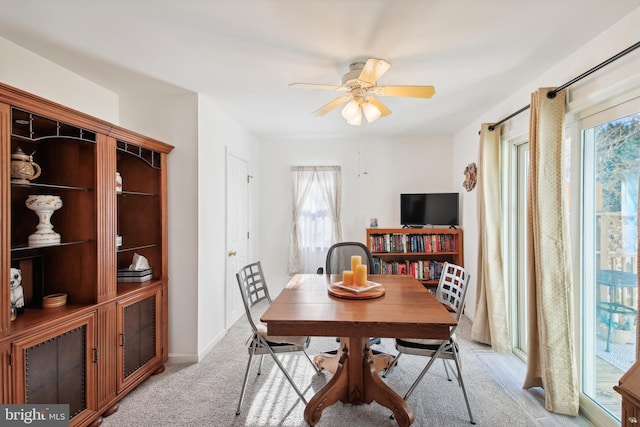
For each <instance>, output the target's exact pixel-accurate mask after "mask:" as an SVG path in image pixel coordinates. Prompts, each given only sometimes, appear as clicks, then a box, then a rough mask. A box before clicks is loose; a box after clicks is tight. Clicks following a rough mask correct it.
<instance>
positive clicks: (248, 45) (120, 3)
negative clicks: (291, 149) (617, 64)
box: [0, 0, 640, 137]
mask: <svg viewBox="0 0 640 427" xmlns="http://www.w3.org/2000/svg"><path fill="white" fill-rule="evenodd" d="M637 7H640V0H615V1H611V0H535V1H524V0H523V1H517V0H483V1H479V0H224V1H223V0H180V1H176V0H144V1H143V0H110V1H89V0H57V1H51V0H28V1H27V0H22V1H20V0H0V10H1V12H0V37H4V38H6V39H8V40H10V41H12V42H14V43H16V44H18V45H21V46H23V47H25V48H26V49H29V50H31V51H33V52H35V53H37V54H38V55H40V56H43V57H46V58H49V59H50V60H52V61H54V62H56V63H58V64H60V65H62V66H64V67H66V68H68V69H70V70H72V71H74V72H76V73H78V74H80V75H83V76H85V77H87V78H88V79H90V80H93V81H95V82H97V83H98V84H100V85H102V86H105V87H107V88H110V89H111V90H114V91H116V92H118V91H121V90H132V88H133V89H135V90H140V89H141V88H142V87H143V86H144V85H145V84H144V82H143V81H141V79H140V76H148V77H153V78H154V79H158V80H160V81H163V82H166V83H170V84H172V85H175V86H177V87H180V88H184V89H187V90H190V91H194V92H199V93H203V94H207V95H210V96H211V97H212V98H213V99H214V102H215V103H216V104H217V105H218V107H219V108H220V109H221V110H223V111H224V112H226V113H227V114H228V115H229V116H230V117H231V118H233V119H234V120H235V121H236V122H238V123H239V124H240V125H242V126H243V127H244V128H246V129H248V130H249V131H250V132H252V133H253V134H255V135H256V136H258V137H278V136H279V137H282V136H297V137H328V136H346V137H354V136H357V135H361V134H362V133H363V132H367V133H369V134H372V133H375V134H377V135H429V134H431V135H450V134H453V133H454V132H455V131H456V130H458V129H459V128H460V127H462V126H465V125H467V124H469V123H470V122H472V121H473V120H474V119H476V118H477V117H478V116H479V115H480V114H482V112H483V111H486V110H487V109H488V108H490V107H493V106H494V105H496V104H497V103H498V102H499V101H501V100H502V99H504V98H506V97H507V96H508V95H510V94H512V93H513V92H515V91H517V90H519V89H521V88H523V86H524V85H526V84H527V83H528V82H530V81H532V80H533V79H534V78H535V77H536V76H537V75H539V74H540V73H542V72H544V71H546V70H547V69H549V68H550V67H551V66H552V65H554V64H555V63H557V62H559V61H560V60H561V59H562V58H564V57H565V56H566V55H568V54H570V53H572V52H573V51H575V50H576V49H577V48H579V47H581V46H583V45H585V44H586V43H587V42H588V41H589V40H591V39H593V38H594V37H595V36H597V35H598V34H600V33H601V32H602V31H604V30H605V29H606V28H607V27H609V26H611V25H613V24H614V23H615V22H617V21H618V20H620V19H622V18H623V17H624V16H625V15H626V14H628V13H629V12H630V11H632V10H634V9H635V8H637ZM626 47H627V46H619V47H616V48H615V52H617V51H620V50H623V49H624V48H626ZM367 57H377V58H383V59H385V60H387V61H389V62H390V63H391V64H392V67H391V69H390V70H389V71H388V72H387V73H386V74H385V75H384V76H383V77H382V78H381V79H380V81H379V84H380V85H433V86H435V88H436V95H435V96H434V97H433V98H431V99H426V100H425V99H414V98H391V97H385V98H382V99H381V100H382V101H383V102H384V103H385V105H387V106H388V107H389V108H390V109H391V110H392V112H393V113H392V114H391V115H390V116H388V117H384V118H381V119H379V120H378V121H376V122H374V123H371V124H367V123H366V122H365V123H363V125H362V126H360V127H353V126H350V125H348V124H346V123H345V121H344V120H343V119H342V117H341V116H340V109H336V110H334V111H332V112H331V113H329V114H327V115H326V116H324V117H314V116H312V115H311V112H313V111H314V110H316V109H317V108H319V107H320V106H322V105H324V104H325V103H327V102H329V101H330V100H332V99H333V98H335V97H337V94H336V93H334V92H331V91H325V90H314V89H303V88H292V87H289V86H288V84H289V83H292V82H306V83H327V84H340V79H341V77H342V75H343V74H344V73H345V72H346V71H347V70H348V66H349V64H350V63H352V62H354V61H356V60H362V59H366V58H367ZM604 59H606V58H601V59H598V60H597V61H598V62H599V61H601V60H604ZM594 65H595V63H594ZM147 81H148V79H147ZM562 83H564V82H556V83H555V84H558V85H559V84H562ZM534 89H535V88H531V90H534ZM496 119H500V118H496Z"/></svg>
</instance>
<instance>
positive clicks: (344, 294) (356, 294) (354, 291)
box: [329, 280, 385, 299]
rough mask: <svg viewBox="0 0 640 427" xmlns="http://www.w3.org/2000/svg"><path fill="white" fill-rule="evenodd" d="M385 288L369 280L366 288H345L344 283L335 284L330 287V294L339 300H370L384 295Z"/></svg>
mask: <svg viewBox="0 0 640 427" xmlns="http://www.w3.org/2000/svg"><path fill="white" fill-rule="evenodd" d="M384 292H385V291H384V288H383V287H382V285H381V284H380V283H377V282H371V281H368V280H367V285H366V286H357V287H350V286H344V285H343V282H342V281H340V282H335V283H331V284H330V285H329V293H330V294H331V295H333V296H336V297H339V298H348V299H369V298H378V297H381V296H382V295H384Z"/></svg>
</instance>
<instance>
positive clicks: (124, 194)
mask: <svg viewBox="0 0 640 427" xmlns="http://www.w3.org/2000/svg"><path fill="white" fill-rule="evenodd" d="M118 196H119V197H127V196H143V197H157V196H159V194H158V193H145V192H142V191H123V192H122V193H118Z"/></svg>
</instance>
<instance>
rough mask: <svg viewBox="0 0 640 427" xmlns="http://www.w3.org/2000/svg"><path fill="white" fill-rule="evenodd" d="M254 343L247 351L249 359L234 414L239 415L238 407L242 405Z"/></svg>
mask: <svg viewBox="0 0 640 427" xmlns="http://www.w3.org/2000/svg"><path fill="white" fill-rule="evenodd" d="M255 350H256V348H255V344H254V345H252V346H251V350H250V351H249V361H248V362H247V369H246V370H245V371H244V380H243V381H242V390H241V391H240V400H239V401H238V408H237V409H236V415H240V408H241V407H242V401H243V400H244V392H245V390H246V388H247V379H248V378H249V369H251V359H253V355H254V352H255Z"/></svg>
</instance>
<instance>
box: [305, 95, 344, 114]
mask: <svg viewBox="0 0 640 427" xmlns="http://www.w3.org/2000/svg"><path fill="white" fill-rule="evenodd" d="M349 98H351V96H350V95H342V96H340V97H338V98H336V99H334V100H333V101H331V102H329V103H328V104H325V105H323V106H322V107H320V108H318V109H317V110H316V111H314V112H313V113H311V114H313V115H314V116H324V115H325V114H327V113H328V112H329V111H331V110H333V109H335V108H337V107H339V106H340V105H341V104H344V103H345V102H347V101H348V100H349Z"/></svg>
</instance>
